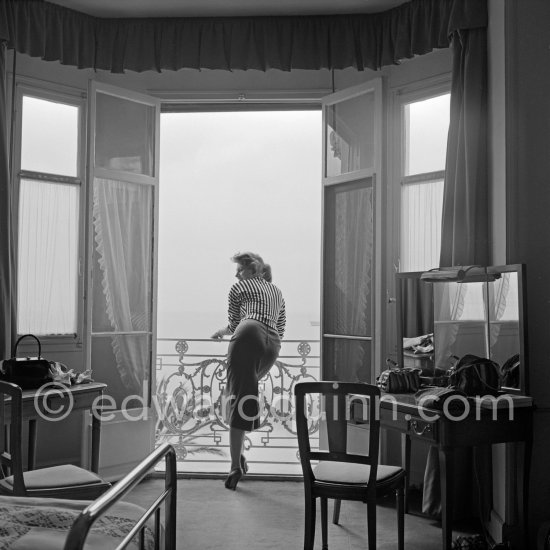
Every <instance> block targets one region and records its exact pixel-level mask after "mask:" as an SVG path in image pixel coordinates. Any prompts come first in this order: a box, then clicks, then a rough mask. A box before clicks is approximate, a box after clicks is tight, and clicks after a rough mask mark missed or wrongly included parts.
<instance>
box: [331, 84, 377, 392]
mask: <svg viewBox="0 0 550 550" xmlns="http://www.w3.org/2000/svg"><path fill="white" fill-rule="evenodd" d="M381 113H382V82H381V80H380V79H377V80H374V81H371V82H368V83H365V84H362V85H360V86H355V87H353V88H349V89H346V90H343V91H340V92H337V93H334V94H332V95H330V96H327V97H326V98H324V100H323V240H322V242H323V249H322V262H321V266H322V269H321V276H322V286H321V288H322V291H321V374H322V378H323V379H324V380H341V381H348V382H356V381H362V382H373V381H374V378H375V369H374V365H375V364H380V350H382V349H384V348H383V347H382V342H381V339H382V338H383V336H382V332H383V331H381V330H379V329H378V330H376V328H377V327H381V326H383V325H382V319H380V317H381V315H382V307H381V306H382V303H381V300H380V296H382V292H381V287H380V284H381V281H382V280H383V279H382V276H381V275H382V272H381V269H382V261H381V249H382V247H381V243H380V240H381V231H380V225H381V221H380V220H381V215H380V214H381V200H380V197H381V193H380V189H379V186H380V181H381V177H380V170H381V165H382V163H381V151H382V121H381Z"/></svg>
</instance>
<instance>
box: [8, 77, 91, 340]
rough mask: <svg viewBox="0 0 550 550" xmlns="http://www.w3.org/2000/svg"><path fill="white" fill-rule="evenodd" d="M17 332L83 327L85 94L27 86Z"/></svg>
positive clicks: (22, 107)
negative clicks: (83, 102) (81, 324)
mask: <svg viewBox="0 0 550 550" xmlns="http://www.w3.org/2000/svg"><path fill="white" fill-rule="evenodd" d="M17 111H18V113H19V117H18V119H17V131H18V137H19V143H20V147H19V150H18V153H19V154H18V155H17V157H16V159H15V167H16V174H17V184H18V187H17V189H18V216H17V224H18V245H17V271H18V276H17V281H18V283H17V284H18V287H17V332H18V334H26V333H33V334H37V335H40V336H60V335H62V336H67V335H71V336H72V337H74V336H76V335H77V334H78V333H79V332H80V317H81V315H80V311H81V308H80V304H79V300H78V296H79V295H81V292H80V291H81V277H80V273H79V258H80V245H81V231H80V225H81V215H80V212H81V201H82V191H81V181H82V173H81V170H82V162H81V143H82V139H81V131H82V118H83V104H82V100H81V98H79V97H73V96H70V95H65V94H61V93H54V92H51V91H47V90H44V91H42V92H41V91H37V90H35V89H32V90H31V89H27V88H25V87H24V86H19V88H18V94H17Z"/></svg>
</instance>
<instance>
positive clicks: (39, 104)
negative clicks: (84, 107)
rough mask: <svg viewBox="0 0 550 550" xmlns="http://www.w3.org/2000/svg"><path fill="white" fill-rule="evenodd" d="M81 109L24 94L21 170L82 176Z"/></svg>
mask: <svg viewBox="0 0 550 550" xmlns="http://www.w3.org/2000/svg"><path fill="white" fill-rule="evenodd" d="M78 111H79V108H78V107H76V106H74V105H67V104H63V103H56V102H54V101H47V100H45V99H37V98H35V97H29V96H25V97H23V115H22V116H23V124H22V137H21V169H22V170H31V171H33V172H46V173H48V174H59V175H62V176H72V177H76V176H77V175H78V143H79V139H78V131H79V128H78V126H79V125H78V119H79V112H78Z"/></svg>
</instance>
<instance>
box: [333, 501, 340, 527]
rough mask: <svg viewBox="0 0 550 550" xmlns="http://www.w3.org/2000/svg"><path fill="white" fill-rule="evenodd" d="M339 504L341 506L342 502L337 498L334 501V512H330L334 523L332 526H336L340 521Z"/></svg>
mask: <svg viewBox="0 0 550 550" xmlns="http://www.w3.org/2000/svg"><path fill="white" fill-rule="evenodd" d="M341 504H342V501H341V500H340V499H339V498H337V499H335V500H334V510H333V511H332V523H334V525H338V522H339V521H340V505H341Z"/></svg>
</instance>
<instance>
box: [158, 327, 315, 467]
mask: <svg viewBox="0 0 550 550" xmlns="http://www.w3.org/2000/svg"><path fill="white" fill-rule="evenodd" d="M228 343H229V341H228V340H221V341H219V340H205V339H188V340H187V339H172V338H159V339H158V340H157V365H156V396H155V399H156V400H157V403H156V406H157V409H158V411H159V413H160V414H159V419H158V422H157V427H156V442H157V444H160V443H163V442H165V441H168V442H170V443H171V444H172V445H174V447H175V449H176V453H177V458H178V471H180V472H186V473H189V474H194V475H201V474H202V475H205V474H217V473H225V472H227V469H228V466H229V437H228V426H227V424H226V423H225V421H224V419H223V418H222V414H221V410H222V406H221V404H222V399H223V397H222V396H223V392H224V388H225V383H226V369H227V362H226V358H227V346H228ZM318 379H319V341H317V340H316V341H312V340H309V341H305V340H284V341H283V342H282V347H281V353H280V355H279V358H278V360H277V361H276V363H275V364H274V365H273V367H272V369H271V370H270V372H269V373H268V374H267V375H266V376H265V377H264V378H263V379H262V380H261V381H260V413H261V422H260V427H259V429H258V430H255V431H254V432H250V433H247V435H246V438H245V448H246V454H247V460H248V463H249V464H250V465H251V473H255V474H262V475H287V476H288V475H300V474H301V468H300V461H299V456H298V444H297V440H296V431H295V426H294V419H293V408H294V403H293V399H294V394H293V388H294V385H295V384H296V383H297V382H299V381H302V380H318ZM310 429H311V431H312V433H313V434H315V433H318V429H319V425H318V421H317V420H315V419H312V421H311V427H310Z"/></svg>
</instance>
